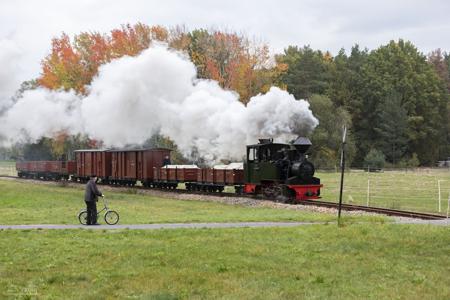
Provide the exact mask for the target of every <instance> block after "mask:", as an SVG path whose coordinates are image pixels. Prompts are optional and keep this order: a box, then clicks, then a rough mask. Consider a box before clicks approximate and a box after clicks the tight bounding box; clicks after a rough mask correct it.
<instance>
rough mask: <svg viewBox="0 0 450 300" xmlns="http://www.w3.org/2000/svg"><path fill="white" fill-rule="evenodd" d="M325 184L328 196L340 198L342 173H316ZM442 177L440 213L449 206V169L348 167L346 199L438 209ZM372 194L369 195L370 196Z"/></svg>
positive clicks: (420, 208)
mask: <svg viewBox="0 0 450 300" xmlns="http://www.w3.org/2000/svg"><path fill="white" fill-rule="evenodd" d="M317 176H318V177H319V178H320V179H321V181H322V183H323V185H324V188H323V189H322V197H323V198H324V199H325V200H329V201H337V199H338V195H339V184H340V174H339V173H336V172H332V173H325V172H321V173H319V174H317ZM439 180H440V181H441V183H440V184H441V213H445V212H446V211H447V207H448V198H449V193H450V171H449V170H448V169H418V170H415V171H408V172H407V171H385V172H364V171H355V170H349V171H347V172H346V173H345V177H344V183H345V185H344V187H345V188H344V195H343V200H344V202H346V203H354V204H362V205H366V204H367V202H369V205H370V206H379V207H387V208H394V209H402V210H415V211H423V212H434V213H436V212H438V195H439V193H438V181H439ZM368 190H369V191H368ZM368 197H369V199H368Z"/></svg>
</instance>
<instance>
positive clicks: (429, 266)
mask: <svg viewBox="0 0 450 300" xmlns="http://www.w3.org/2000/svg"><path fill="white" fill-rule="evenodd" d="M0 249H1V253H0V298H2V299H96V300H97V299H408V300H411V299H437V300H438V299H449V298H450V256H449V255H448V254H449V253H450V234H449V229H448V227H440V226H434V227H433V226H422V225H389V224H353V225H348V226H345V227H341V228H338V227H337V226H335V225H331V224H330V225H311V226H303V227H296V228H241V229H194V230H192V229H188V230H186V229H175V230H155V231H143V230H134V231H133V230H120V231H117V230H113V231H107V230H105V231H90V230H23V231H21V230H3V231H0Z"/></svg>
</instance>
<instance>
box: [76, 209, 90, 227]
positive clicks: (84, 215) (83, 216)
mask: <svg viewBox="0 0 450 300" xmlns="http://www.w3.org/2000/svg"><path fill="white" fill-rule="evenodd" d="M87 215H88V214H87V211H86V210H83V211H81V212H80V213H79V214H78V221H80V224H82V225H86V224H87Z"/></svg>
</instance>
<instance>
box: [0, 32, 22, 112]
mask: <svg viewBox="0 0 450 300" xmlns="http://www.w3.org/2000/svg"><path fill="white" fill-rule="evenodd" d="M21 58H22V52H21V50H20V49H19V47H17V45H16V43H15V42H13V41H12V40H9V39H2V40H0V114H1V113H2V111H5V110H6V109H7V108H8V107H11V105H12V96H13V95H14V92H15V91H16V90H17V88H18V87H19V84H20V82H19V79H18V77H17V74H18V71H17V70H18V68H19V61H20V59H21Z"/></svg>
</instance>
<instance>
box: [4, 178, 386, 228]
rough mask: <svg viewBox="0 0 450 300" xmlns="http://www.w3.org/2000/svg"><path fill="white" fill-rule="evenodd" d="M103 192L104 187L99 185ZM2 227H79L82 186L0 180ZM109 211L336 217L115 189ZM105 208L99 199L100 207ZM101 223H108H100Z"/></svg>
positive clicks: (220, 218) (164, 218)
mask: <svg viewBox="0 0 450 300" xmlns="http://www.w3.org/2000/svg"><path fill="white" fill-rule="evenodd" d="M99 188H100V189H102V186H99ZM0 191H1V201H0V224H77V223H78V219H77V214H78V212H79V211H80V209H82V208H84V207H85V204H84V200H83V199H84V186H83V185H78V186H76V187H70V186H60V185H59V184H57V183H48V184H36V183H32V182H31V181H26V180H22V181H15V180H10V179H1V178H0ZM103 193H104V194H106V197H107V199H108V201H109V207H110V208H111V209H114V210H116V211H118V212H119V214H120V222H119V224H149V223H189V222H194V223H195V222H240V221H335V220H336V215H335V214H323V213H314V212H308V211H298V210H287V209H275V208H267V207H247V206H242V205H229V204H222V203H215V202H204V201H192V200H175V199H169V198H159V197H154V196H149V195H145V194H136V190H135V189H130V190H129V192H118V191H113V190H107V191H103ZM101 207H102V202H101V200H99V202H98V208H101ZM345 218H346V220H348V221H352V220H354V221H380V222H382V221H384V220H386V219H387V218H385V217H382V216H374V217H368V216H345ZM99 222H100V223H104V221H103V220H102V219H100V220H99Z"/></svg>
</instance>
